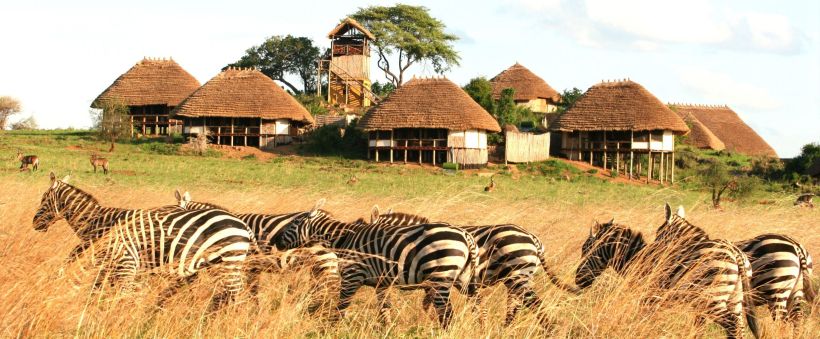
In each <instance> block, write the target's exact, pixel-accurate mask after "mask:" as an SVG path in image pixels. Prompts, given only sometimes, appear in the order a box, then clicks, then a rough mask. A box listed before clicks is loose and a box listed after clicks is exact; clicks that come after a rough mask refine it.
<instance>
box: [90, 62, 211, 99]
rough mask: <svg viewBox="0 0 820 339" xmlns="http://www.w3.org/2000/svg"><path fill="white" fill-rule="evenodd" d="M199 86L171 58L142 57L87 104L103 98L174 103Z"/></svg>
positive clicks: (197, 82)
mask: <svg viewBox="0 0 820 339" xmlns="http://www.w3.org/2000/svg"><path fill="white" fill-rule="evenodd" d="M197 88H199V81H197V80H196V79H195V78H194V77H193V76H192V75H191V74H189V73H188V72H186V71H185V70H184V69H182V67H180V66H179V64H177V63H176V62H175V61H174V60H171V59H167V60H166V59H148V58H146V59H142V60H141V61H140V62H138V63H137V64H136V65H134V67H131V69H129V70H128V72H125V73H123V74H122V75H120V77H119V78H117V80H114V83H113V84H111V86H108V88H106V89H105V91H103V92H102V94H100V95H99V96H98V97H97V98H96V99H94V102H93V103H92V104H91V107H95V108H98V107H99V105H100V102H102V101H104V100H112V99H117V100H122V101H123V103H124V104H126V105H128V106H147V105H168V106H177V105H179V103H180V102H182V100H184V99H185V98H186V97H188V96H189V95H191V93H193V92H194V91H195V90H196V89H197Z"/></svg>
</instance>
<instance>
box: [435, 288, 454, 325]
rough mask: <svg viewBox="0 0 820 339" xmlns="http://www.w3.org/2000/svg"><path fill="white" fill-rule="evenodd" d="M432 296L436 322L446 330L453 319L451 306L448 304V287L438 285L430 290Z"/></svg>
mask: <svg viewBox="0 0 820 339" xmlns="http://www.w3.org/2000/svg"><path fill="white" fill-rule="evenodd" d="M430 289H431V290H432V291H431V293H432V294H433V307H435V309H436V314H438V322H439V324H440V325H441V328H442V329H447V326H449V325H450V321H451V320H452V318H453V304H451V303H450V285H449V284H443V283H438V284H436V285H434V286H432V287H431V288H430Z"/></svg>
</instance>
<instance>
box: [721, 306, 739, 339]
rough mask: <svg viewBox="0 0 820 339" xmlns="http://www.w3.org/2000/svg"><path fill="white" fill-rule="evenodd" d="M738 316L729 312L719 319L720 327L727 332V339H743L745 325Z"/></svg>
mask: <svg viewBox="0 0 820 339" xmlns="http://www.w3.org/2000/svg"><path fill="white" fill-rule="evenodd" d="M740 319H741V317H740V315H738V314H734V313H731V312H728V313H726V314H724V315H723V316H722V317H720V318H718V319H717V323H718V325H720V327H723V330H725V331H726V338H727V339H734V338H743V325H742V324H741V321H740Z"/></svg>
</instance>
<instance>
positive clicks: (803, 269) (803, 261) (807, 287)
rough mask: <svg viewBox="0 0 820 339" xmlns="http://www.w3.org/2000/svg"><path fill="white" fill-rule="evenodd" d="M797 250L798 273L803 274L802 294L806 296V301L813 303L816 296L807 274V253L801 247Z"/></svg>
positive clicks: (809, 275) (809, 276)
mask: <svg viewBox="0 0 820 339" xmlns="http://www.w3.org/2000/svg"><path fill="white" fill-rule="evenodd" d="M797 252H798V253H800V273H801V274H802V275H803V295H804V296H805V297H806V301H808V302H809V303H810V304H811V303H814V300H815V298H816V297H817V290H815V289H814V285H813V284H812V281H811V274H809V265H808V260H809V259H808V253H806V252H805V251H803V248H802V247H801V248H800V249H798V251H797Z"/></svg>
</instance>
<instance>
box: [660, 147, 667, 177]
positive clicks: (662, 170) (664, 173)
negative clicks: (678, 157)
mask: <svg viewBox="0 0 820 339" xmlns="http://www.w3.org/2000/svg"><path fill="white" fill-rule="evenodd" d="M663 153H664V152H661V166H660V167H661V172H660V173H661V177H660V179H661V184H663V182H664V180H665V179H666V163H665V162H664V161H663V160H664V159H663Z"/></svg>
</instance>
